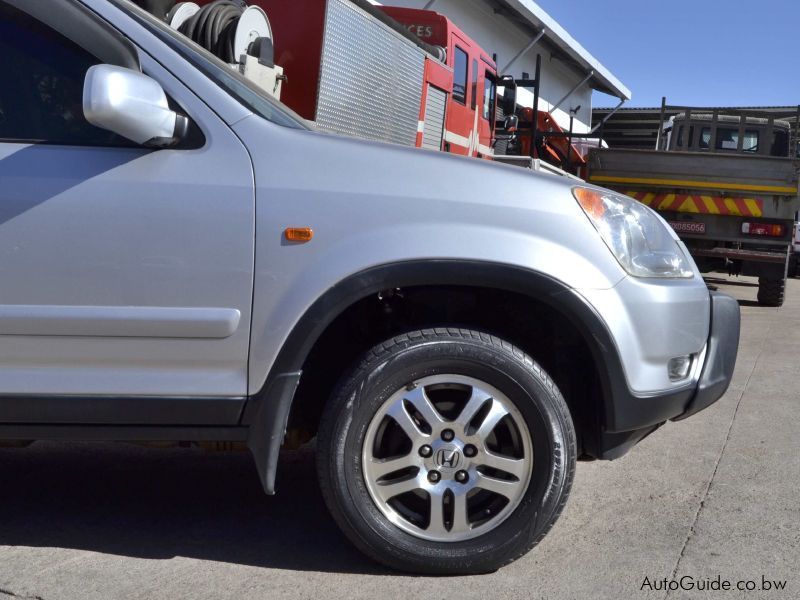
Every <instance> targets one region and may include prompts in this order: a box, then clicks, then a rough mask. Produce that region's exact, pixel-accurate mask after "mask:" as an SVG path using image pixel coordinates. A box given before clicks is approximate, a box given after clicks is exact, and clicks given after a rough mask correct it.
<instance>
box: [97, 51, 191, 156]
mask: <svg viewBox="0 0 800 600" xmlns="http://www.w3.org/2000/svg"><path fill="white" fill-rule="evenodd" d="M83 114H84V116H85V117H86V120H87V121H89V123H91V124H92V125H95V126H96V127H100V128H102V129H106V130H108V131H112V132H114V133H116V134H117V135H121V136H122V137H124V138H126V139H129V140H131V141H132V142H135V143H137V144H141V145H143V146H150V147H156V148H166V147H170V146H174V145H175V144H177V143H178V142H180V141H181V140H182V139H183V138H184V137H185V136H186V134H187V132H188V129H189V119H188V118H187V117H185V116H184V115H180V114H178V113H176V112H175V111H173V110H171V109H170V108H169V102H168V101H167V95H166V94H165V93H164V90H163V89H162V88H161V86H160V85H159V84H158V83H157V82H156V81H155V80H153V79H151V78H150V77H148V76H147V75H144V74H142V73H139V72H137V71H133V70H131V69H125V68H123V67H115V66H112V65H95V66H93V67H91V68H90V69H89V70H88V71H87V73H86V79H85V80H84V84H83Z"/></svg>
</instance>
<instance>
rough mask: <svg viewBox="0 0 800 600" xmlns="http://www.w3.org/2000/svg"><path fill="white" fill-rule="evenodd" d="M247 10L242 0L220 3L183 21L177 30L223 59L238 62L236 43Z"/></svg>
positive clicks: (210, 5)
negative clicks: (239, 26) (243, 14)
mask: <svg viewBox="0 0 800 600" xmlns="http://www.w3.org/2000/svg"><path fill="white" fill-rule="evenodd" d="M245 8H247V5H246V4H245V3H244V1H241V0H217V1H216V2H212V3H211V4H207V5H206V6H204V7H202V8H201V9H200V10H199V11H198V12H197V13H196V14H194V15H192V16H191V17H190V18H188V19H187V20H186V21H184V22H183V24H181V26H180V27H179V28H178V31H180V32H181V33H182V34H183V35H185V36H187V37H188V38H189V39H191V40H192V41H194V42H196V43H198V44H200V45H201V46H202V47H203V48H205V49H206V50H208V51H209V52H211V53H212V54H213V55H214V56H216V57H218V58H220V59H221V60H224V61H225V62H227V63H235V62H238V61H239V57H238V56H235V55H234V52H235V51H234V47H233V42H234V38H235V36H236V27H237V26H238V25H239V19H240V18H241V16H242V13H243V12H244V9H245Z"/></svg>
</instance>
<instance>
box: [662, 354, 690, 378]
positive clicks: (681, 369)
mask: <svg viewBox="0 0 800 600" xmlns="http://www.w3.org/2000/svg"><path fill="white" fill-rule="evenodd" d="M691 368H692V355H691V354H688V355H686V356H676V357H675V358H671V359H669V363H667V373H669V380H670V381H680V380H681V379H686V378H687V377H688V376H689V370H690V369H691Z"/></svg>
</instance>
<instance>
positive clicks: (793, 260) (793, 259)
mask: <svg viewBox="0 0 800 600" xmlns="http://www.w3.org/2000/svg"><path fill="white" fill-rule="evenodd" d="M786 276H787V277H791V278H793V279H794V278H795V277H797V254H792V255H791V256H790V257H789V268H788V270H787V273H786Z"/></svg>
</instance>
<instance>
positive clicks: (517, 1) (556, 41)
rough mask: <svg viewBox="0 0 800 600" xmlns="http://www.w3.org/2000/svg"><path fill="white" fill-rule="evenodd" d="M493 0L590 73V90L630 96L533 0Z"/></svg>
mask: <svg viewBox="0 0 800 600" xmlns="http://www.w3.org/2000/svg"><path fill="white" fill-rule="evenodd" d="M495 1H496V3H497V4H498V5H500V6H507V7H508V8H510V9H512V10H514V11H515V12H517V13H518V14H519V15H520V16H522V17H523V19H524V20H525V21H527V22H528V23H529V24H530V25H531V28H532V29H533V30H534V31H533V32H531V35H532V36H534V35H536V33H538V32H539V31H542V30H543V29H544V30H545V35H544V38H545V39H546V40H547V41H548V42H550V43H551V44H553V45H554V46H555V47H556V48H558V50H560V51H561V52H563V53H564V54H565V55H566V56H567V57H569V58H570V59H571V60H572V61H574V62H575V63H576V64H577V65H578V66H579V67H580V68H581V69H583V70H584V71H586V72H587V73H590V72H591V73H592V77H591V80H590V82H589V84H590V85H591V86H592V87H593V88H594V89H596V90H598V91H601V92H604V93H606V94H611V95H612V96H616V97H617V98H619V99H621V100H630V99H631V91H630V90H629V89H628V88H627V87H625V86H624V85H623V84H622V82H621V81H620V80H619V79H617V78H616V77H614V75H612V74H611V71H609V70H608V69H606V68H605V67H604V66H603V65H602V64H601V63H600V61H599V60H597V59H596V58H595V57H594V56H592V55H591V54H590V53H589V52H588V51H587V50H586V49H585V48H584V47H583V46H581V45H580V44H579V43H578V42H577V41H575V39H574V38H573V37H572V36H571V35H570V34H569V33H567V32H566V30H564V28H563V27H561V25H559V24H558V23H557V22H556V20H555V19H553V18H552V17H551V16H550V15H548V14H547V13H546V12H545V11H544V10H543V9H542V8H541V7H540V6H539V5H538V4H536V3H535V2H534V1H533V0H495Z"/></svg>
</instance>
